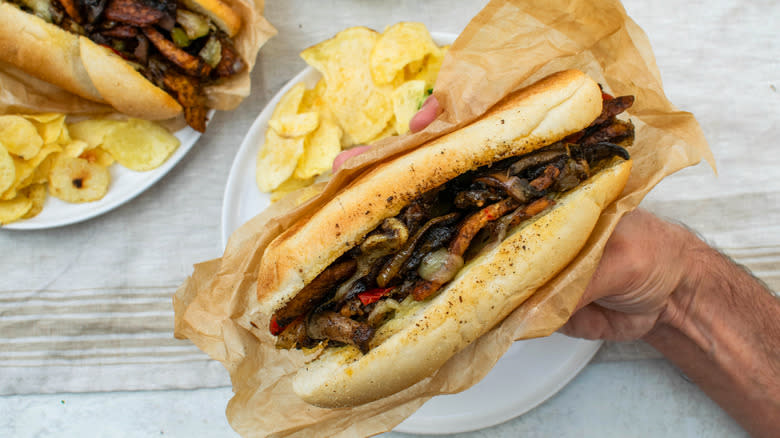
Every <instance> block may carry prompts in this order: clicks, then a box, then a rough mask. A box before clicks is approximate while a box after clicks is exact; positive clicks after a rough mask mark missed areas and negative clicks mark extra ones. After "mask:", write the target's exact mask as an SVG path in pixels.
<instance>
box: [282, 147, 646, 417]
mask: <svg viewBox="0 0 780 438" xmlns="http://www.w3.org/2000/svg"><path fill="white" fill-rule="evenodd" d="M630 171H631V162H630V161H621V162H619V163H617V164H615V165H613V166H612V167H610V168H608V169H606V170H604V171H601V172H600V173H598V174H596V175H595V176H593V177H591V178H590V179H589V180H587V181H585V182H584V183H583V184H582V185H581V186H579V187H577V188H575V189H573V190H572V191H570V192H569V193H567V194H566V195H564V196H563V197H562V198H561V199H559V200H558V203H557V204H556V206H555V207H554V208H553V209H551V210H549V211H548V212H546V213H543V214H542V215H541V216H538V217H535V218H533V219H531V220H530V221H528V222H526V223H524V224H520V225H519V226H518V227H516V228H515V229H513V230H512V231H511V234H510V235H509V236H508V237H507V238H506V239H505V240H504V241H503V242H502V243H501V244H500V245H499V246H497V247H496V248H494V249H493V250H491V251H490V252H488V253H487V254H483V255H481V256H479V257H478V258H476V259H474V260H471V261H470V262H469V263H467V264H466V265H465V266H464V267H463V268H462V269H461V271H460V272H459V273H458V275H457V276H456V277H455V279H453V280H452V282H450V283H449V284H448V285H447V286H446V287H445V288H444V289H442V291H441V292H440V293H439V295H437V296H436V297H434V298H433V299H431V300H430V301H427V302H423V303H417V302H412V306H416V307H413V308H411V309H410V310H409V311H407V312H402V314H401V315H400V317H399V316H398V315H397V316H396V318H394V319H393V320H391V323H389V324H386V325H385V326H382V327H381V328H380V329H379V331H378V333H377V335H376V336H379V337H381V338H382V339H381V343H379V345H377V346H376V347H374V348H373V349H372V350H371V351H370V352H369V353H367V354H365V355H361V354H360V353H359V351H357V349H356V348H354V347H351V346H347V347H340V348H331V349H326V351H325V353H324V354H323V355H321V356H320V357H319V358H317V359H316V360H314V361H313V362H311V363H309V364H307V365H306V366H305V367H304V368H302V369H301V370H300V371H299V372H298V374H297V375H296V376H295V378H294V380H293V390H294V391H295V392H296V393H297V394H298V395H299V396H300V397H301V398H303V399H304V400H305V401H306V402H308V403H311V404H314V405H317V406H322V407H330V408H333V407H344V406H354V405H358V404H362V403H368V402H371V401H374V400H377V399H379V398H382V397H385V396H388V395H390V394H393V393H395V392H398V391H401V390H403V389H405V388H407V387H409V386H411V385H413V384H414V383H416V382H418V381H420V380H422V379H424V378H425V377H427V376H429V375H430V374H432V373H433V372H434V371H435V370H436V369H438V368H440V367H441V366H442V365H444V363H445V362H446V361H447V360H449V358H450V357H452V356H454V355H455V354H456V353H457V352H458V351H460V350H461V349H463V348H464V347H466V346H467V345H468V344H469V343H471V342H473V341H474V340H475V339H477V338H478V337H479V336H481V335H482V334H484V333H486V332H487V331H488V330H490V329H491V328H493V326H495V325H496V324H498V323H500V322H501V321H502V320H503V319H504V318H505V317H506V316H507V315H509V313H511V312H512V311H513V310H514V309H515V308H517V306H519V305H520V304H521V303H522V302H523V301H525V300H526V299H527V298H528V297H529V296H530V295H531V294H533V292H534V291H536V289H538V288H539V287H541V286H542V285H544V284H545V283H547V282H548V281H549V280H550V279H552V278H553V277H554V276H555V275H556V274H557V273H558V272H560V271H561V270H562V269H563V268H564V267H565V266H566V265H568V264H569V263H570V262H571V260H573V259H574V257H575V256H576V255H577V253H578V252H579V251H580V249H582V247H583V246H584V245H585V242H586V241H587V240H588V237H589V235H590V233H591V231H592V230H593V228H594V227H595V225H596V222H597V220H598V218H599V216H600V215H601V212H602V210H603V209H604V208H605V207H606V206H607V205H609V204H610V203H611V202H612V201H613V200H615V198H617V196H618V195H619V194H620V192H621V191H622V189H623V187H624V186H625V183H626V181H627V180H628V176H629V173H630ZM539 236H541V237H539ZM383 332H384V333H383Z"/></svg>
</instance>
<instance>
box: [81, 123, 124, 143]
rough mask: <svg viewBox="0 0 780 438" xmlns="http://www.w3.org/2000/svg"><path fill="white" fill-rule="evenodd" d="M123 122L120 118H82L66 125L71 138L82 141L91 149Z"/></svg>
mask: <svg viewBox="0 0 780 438" xmlns="http://www.w3.org/2000/svg"><path fill="white" fill-rule="evenodd" d="M123 123H125V122H124V121H121V120H103V119H96V120H84V121H83V122H78V123H73V124H70V125H68V131H69V133H70V137H71V138H72V139H74V140H81V141H84V142H86V143H87V145H89V146H88V149H92V148H96V147H98V146H100V145H101V144H103V138H104V137H105V136H106V135H108V134H109V133H110V132H111V131H113V130H114V128H116V127H117V126H119V125H121V124H123Z"/></svg>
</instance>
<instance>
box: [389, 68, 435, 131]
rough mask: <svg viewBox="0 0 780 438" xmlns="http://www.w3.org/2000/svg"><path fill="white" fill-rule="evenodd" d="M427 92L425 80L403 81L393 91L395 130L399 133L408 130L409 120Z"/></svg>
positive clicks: (418, 108)
mask: <svg viewBox="0 0 780 438" xmlns="http://www.w3.org/2000/svg"><path fill="white" fill-rule="evenodd" d="M426 96H427V93H426V92H425V81H421V80H416V81H408V82H404V84H403V85H401V86H400V87H398V88H396V89H395V91H394V92H393V113H395V130H396V131H397V132H398V133H399V134H406V133H407V132H409V121H410V120H412V117H413V116H414V115H415V114H417V111H419V110H420V107H421V106H422V104H423V102H424V101H425V97H426Z"/></svg>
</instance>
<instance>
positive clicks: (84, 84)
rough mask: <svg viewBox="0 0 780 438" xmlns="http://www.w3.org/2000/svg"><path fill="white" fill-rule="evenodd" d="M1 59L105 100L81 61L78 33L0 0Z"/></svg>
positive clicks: (52, 81) (85, 94)
mask: <svg viewBox="0 0 780 438" xmlns="http://www.w3.org/2000/svg"><path fill="white" fill-rule="evenodd" d="M0 59H1V60H3V61H6V62H8V63H9V64H11V65H14V66H16V67H18V68H20V69H21V70H22V71H24V72H26V73H28V74H30V75H32V76H35V77H37V78H39V79H43V80H44V81H46V82H50V83H52V84H54V85H57V86H59V87H61V88H64V89H65V90H67V91H70V92H71V93H73V94H76V95H79V96H81V97H83V98H86V99H89V100H93V101H95V102H101V103H103V102H105V100H104V99H103V98H102V96H101V94H100V92H99V91H98V90H97V88H95V86H94V85H93V84H92V81H91V80H90V78H89V73H87V70H86V69H85V68H84V64H83V63H82V62H81V55H80V51H79V37H78V35H76V34H72V33H70V32H67V31H65V30H62V29H60V28H59V27H57V26H54V25H52V24H49V23H47V22H45V21H44V20H42V19H40V18H38V17H36V16H34V15H32V14H28V13H27V12H24V11H22V10H20V9H19V8H16V7H14V6H13V5H11V4H9V3H2V4H0Z"/></svg>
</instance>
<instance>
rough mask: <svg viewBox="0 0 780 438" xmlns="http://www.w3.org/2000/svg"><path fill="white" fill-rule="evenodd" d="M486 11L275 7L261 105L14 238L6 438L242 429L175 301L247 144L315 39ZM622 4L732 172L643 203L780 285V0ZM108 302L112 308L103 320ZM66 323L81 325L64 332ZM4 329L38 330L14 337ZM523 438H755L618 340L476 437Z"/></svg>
mask: <svg viewBox="0 0 780 438" xmlns="http://www.w3.org/2000/svg"><path fill="white" fill-rule="evenodd" d="M485 3H486V1H468V0H463V1H456V0H430V1H409V0H398V1H392V2H389V1H388V2H379V1H361V0H329V1H314V0H309V1H307V0H289V1H285V0H282V1H280V0H268V1H267V10H266V11H267V14H266V15H267V17H268V19H269V21H270V22H271V23H272V24H274V26H276V27H277V29H278V30H279V35H278V36H277V37H275V38H274V39H272V40H271V41H269V43H267V44H266V46H265V47H263V49H262V50H261V55H260V59H259V62H258V65H257V68H256V70H255V71H254V72H253V75H252V85H253V94H252V96H251V97H250V98H249V99H247V100H246V101H245V102H244V103H243V104H242V105H241V106H240V107H239V108H238V109H237V110H236V111H233V112H231V113H218V114H217V115H216V117H215V118H214V121H213V123H212V124H211V126H210V127H209V131H208V132H207V133H206V134H205V135H204V136H203V137H202V139H201V140H200V141H199V143H198V144H197V145H196V147H195V148H194V149H193V150H192V151H191V152H190V153H189V154H188V155H187V156H186V157H185V158H184V159H183V160H182V162H181V163H180V164H179V165H178V166H177V167H176V168H175V169H174V170H173V171H172V172H171V173H170V174H168V175H167V176H166V177H165V178H163V179H162V181H161V182H160V183H158V184H157V185H156V186H154V187H153V188H152V189H150V190H148V191H147V192H145V193H144V194H142V195H141V196H139V197H138V198H136V199H134V200H133V201H131V202H130V203H128V204H126V205H124V206H122V207H120V208H118V209H117V210H115V211H113V212H111V213H108V214H106V215H104V216H101V217H98V218H96V219H93V220H91V221H88V222H85V223H81V224H76V225H72V226H68V227H63V228H58V229H52V230H43V231H30V232H19V231H8V230H0V436H3V437H5V436H11V437H17V436H18V437H37V436H41V437H48V436H58V437H62V436H65V437H71V436H72V437H81V436H158V435H159V436H215V437H217V436H234V434H233V433H232V431H231V430H230V428H229V426H228V425H227V423H226V421H225V419H224V408H225V404H226V402H227V400H228V399H229V397H230V390H229V388H227V387H226V386H227V385H229V381H228V379H227V374H226V373H225V372H224V370H223V369H221V367H220V365H219V364H217V363H216V362H214V361H210V360H208V359H207V358H206V356H205V355H204V354H203V353H201V352H200V351H199V350H197V348H195V347H193V346H192V345H190V344H188V343H187V342H183V341H176V340H173V339H171V337H170V333H171V329H172V310H171V307H170V296H171V294H172V292H173V290H175V288H176V287H177V286H178V285H179V284H180V283H181V282H182V280H183V279H184V278H185V277H186V276H187V275H188V274H190V273H191V270H192V267H191V266H192V264H193V263H196V262H199V261H203V260H207V259H210V258H214V257H217V256H219V255H220V250H221V248H220V238H219V225H220V224H219V220H220V210H221V201H222V194H223V190H224V185H225V181H226V179H227V170H228V169H229V167H230V163H231V161H232V158H233V155H234V154H235V152H236V150H237V149H238V146H239V144H240V142H241V139H242V137H243V134H244V133H245V132H246V131H247V129H248V128H249V126H250V124H251V122H252V120H253V119H254V117H255V116H256V115H257V114H258V113H259V111H260V110H261V109H262V108H263V106H264V105H265V102H267V101H268V100H269V99H270V97H271V96H273V94H274V93H276V91H278V90H279V89H280V88H281V86H282V85H283V84H284V83H285V82H286V81H287V80H288V79H289V78H290V77H291V76H292V75H293V74H294V73H296V72H298V71H299V70H301V69H302V68H303V67H304V63H303V61H302V60H300V58H299V57H298V56H297V53H298V52H299V51H300V50H302V49H303V48H305V47H307V46H308V45H311V44H313V43H316V42H318V41H321V40H323V39H325V38H327V37H329V36H331V35H333V34H334V33H336V32H337V31H339V30H341V29H342V28H344V27H348V26H352V25H357V24H361V25H366V26H369V27H373V28H376V29H381V28H383V27H384V26H385V25H387V24H391V23H395V22H397V21H401V20H414V21H422V22H423V23H425V24H426V25H427V26H428V28H429V29H432V30H437V31H442V32H455V33H457V32H459V31H460V30H461V29H462V28H463V27H464V26H465V25H466V23H467V22H468V21H469V19H470V18H471V17H472V16H473V15H474V14H475V13H476V12H478V11H479V9H480V8H481V7H482V5H483V4H485ZM624 3H625V6H626V9H627V11H628V12H629V14H630V15H631V16H632V17H633V18H634V20H635V21H637V22H638V23H639V25H640V26H642V27H643V28H644V30H645V31H646V32H647V33H648V35H649V38H650V41H651V43H652V45H653V48H654V50H655V53H656V56H657V61H658V65H659V67H660V70H661V73H662V77H663V79H664V84H665V89H666V92H667V95H668V96H669V98H670V99H671V100H672V102H674V103H675V104H676V105H677V106H678V107H680V108H682V109H684V110H688V111H691V112H693V113H694V114H695V115H696V116H697V118H698V120H699V121H700V123H701V125H702V128H703V130H704V132H705V135H706V136H707V138H708V140H709V141H710V144H711V147H712V149H713V151H714V153H715V156H716V158H717V164H718V170H719V177H717V178H716V177H715V176H714V175H713V174H712V172H711V171H710V169H709V168H708V167H706V166H703V165H700V166H697V167H695V168H690V169H686V170H684V171H682V172H680V173H678V174H677V175H673V176H672V177H670V178H668V179H666V180H665V181H663V182H662V183H661V184H660V185H659V186H658V187H657V188H656V190H655V191H654V192H652V193H651V195H650V196H649V198H648V199H647V200H646V202H645V203H644V205H645V206H646V207H648V208H650V209H652V210H654V211H656V212H658V213H660V214H662V215H665V216H668V217H672V218H676V219H678V220H682V221H684V222H686V223H688V224H690V225H691V226H693V227H694V228H696V229H698V230H700V231H701V232H702V234H703V235H704V236H705V237H706V238H707V239H708V240H709V241H711V242H713V243H715V244H717V245H718V246H720V247H722V248H723V249H724V250H725V251H726V252H727V253H729V254H731V255H732V256H734V257H735V258H737V260H738V261H740V262H741V263H744V264H746V265H748V266H749V267H751V268H752V269H753V270H754V271H755V272H756V273H757V274H758V275H759V276H761V277H762V278H763V279H764V280H766V281H767V282H768V283H769V284H770V286H771V287H772V288H773V289H774V290H778V289H780V225H778V224H780V178H778V176H780V170H778V169H780V148H778V147H777V145H776V142H777V139H778V138H779V137H780V135H779V134H780V128H778V124H777V122H778V120H780V94H778V91H777V88H778V87H780V42H779V41H780V38H778V37H779V36H780V33H779V32H778V31H777V30H776V27H777V23H780V4H778V3H777V2H775V1H770V0H763V1H759V0H754V1H737V0H713V1H703V0H692V1H688V2H676V1H672V0H658V1H655V2H645V1H642V0H626V1H625V2H624ZM106 302H110V303H113V304H114V305H115V306H116V307H115V309H116V311H112V312H99V311H97V310H95V309H98V308H100V306H101V305H102V304H105V303H106ZM62 318H68V319H69V320H71V321H79V322H80V324H78V327H79V328H78V329H68V330H64V329H62V328H61V327H60V326H59V325H58V321H60V320H61V319H62ZM7 328H13V329H14V330H15V331H18V330H19V329H20V328H21V329H23V330H26V331H29V336H20V337H14V338H9V337H7V336H5V335H4V334H3V333H4V331H5V329H7ZM139 339H141V340H140V341H139ZM84 345H87V347H84ZM518 372H521V370H519V371H518ZM209 388H211V389H209ZM117 390H123V391H117ZM128 390H129V391H128ZM106 391H114V392H106ZM521 435H522V436H607V437H609V436H648V437H650V436H671V437H688V436H717V437H720V436H723V437H727V436H742V435H744V432H742V430H741V429H740V428H739V426H738V425H736V424H735V423H734V422H733V421H732V420H731V419H730V418H728V417H727V416H726V415H725V414H724V413H723V411H721V410H720V409H719V408H718V407H717V406H715V405H714V404H713V403H712V402H710V401H709V400H708V399H707V398H706V397H705V396H704V395H703V394H702V393H701V392H700V391H699V390H698V389H697V388H696V387H695V386H693V385H691V384H690V383H688V382H687V381H685V380H684V379H683V378H681V376H680V374H679V373H678V372H677V371H676V370H674V369H673V368H672V367H671V366H670V365H669V364H668V362H666V361H665V360H663V359H659V356H658V354H657V353H656V352H655V351H653V350H652V349H650V348H649V347H647V346H646V345H644V344H642V343H626V344H612V343H608V344H607V345H606V346H605V347H604V348H602V350H601V351H600V352H599V354H597V356H596V358H595V359H594V362H593V363H592V364H591V365H589V366H588V367H587V368H586V369H585V371H584V372H583V373H582V374H581V375H580V376H578V377H577V378H576V379H575V380H574V381H573V382H572V383H571V384H570V385H569V386H567V387H566V388H565V389H564V390H563V391H561V392H560V393H559V394H558V395H556V396H555V397H553V398H552V399H551V400H550V401H548V402H547V403H545V404H543V405H542V406H540V407H539V408H537V409H535V410H533V411H531V412H529V413H527V414H526V415H524V416H522V417H520V418H518V419H515V420H512V421H510V422H507V423H505V424H503V425H500V426H497V427H495V428H491V429H487V430H484V431H479V432H474V433H471V434H467V435H466V436H475V437H478V436H521ZM391 436H392V434H391ZM398 436H400V435H398Z"/></svg>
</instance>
